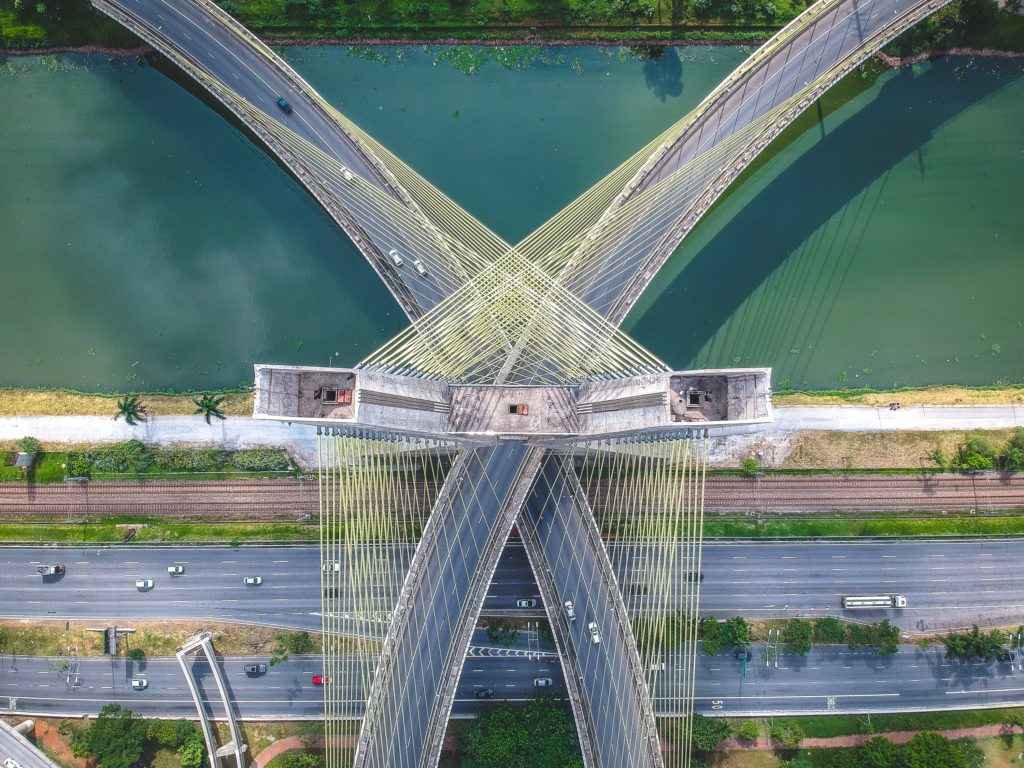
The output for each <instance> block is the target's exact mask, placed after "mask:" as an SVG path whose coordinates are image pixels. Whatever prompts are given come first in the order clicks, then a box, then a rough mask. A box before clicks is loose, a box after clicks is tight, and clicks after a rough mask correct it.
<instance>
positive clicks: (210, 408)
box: [192, 395, 227, 424]
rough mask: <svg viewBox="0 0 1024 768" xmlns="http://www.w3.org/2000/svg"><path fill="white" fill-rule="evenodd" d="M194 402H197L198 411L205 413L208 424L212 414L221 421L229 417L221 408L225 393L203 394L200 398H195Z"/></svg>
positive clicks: (204, 416)
mask: <svg viewBox="0 0 1024 768" xmlns="http://www.w3.org/2000/svg"><path fill="white" fill-rule="evenodd" d="M192 402H193V403H195V406H196V413H201V414H203V418H204V419H206V423H207V424H209V423H210V417H211V416H213V417H214V418H215V419H220V420H221V421H223V420H224V419H226V418H227V416H225V415H224V414H223V413H221V410H220V406H221V405H222V404H223V402H224V396H223V395H203V396H202V397H200V398H199V399H198V400H193V401H192Z"/></svg>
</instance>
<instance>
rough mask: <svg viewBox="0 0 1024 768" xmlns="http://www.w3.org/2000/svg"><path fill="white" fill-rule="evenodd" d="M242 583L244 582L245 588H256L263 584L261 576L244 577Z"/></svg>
mask: <svg viewBox="0 0 1024 768" xmlns="http://www.w3.org/2000/svg"><path fill="white" fill-rule="evenodd" d="M243 581H244V582H245V586H247V587H258V586H259V585H260V584H262V583H263V577H262V576H246V577H245V578H244V579H243Z"/></svg>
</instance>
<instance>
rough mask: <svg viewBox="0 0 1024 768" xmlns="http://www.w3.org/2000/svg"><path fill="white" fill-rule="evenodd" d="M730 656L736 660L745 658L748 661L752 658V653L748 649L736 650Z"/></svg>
mask: <svg viewBox="0 0 1024 768" xmlns="http://www.w3.org/2000/svg"><path fill="white" fill-rule="evenodd" d="M732 655H733V656H735V657H736V658H737V659H742V658H744V657H746V659H747V661H750V660H751V659H752V658H754V652H753V651H751V650H750V649H749V648H737V649H736V650H735V651H733V654H732Z"/></svg>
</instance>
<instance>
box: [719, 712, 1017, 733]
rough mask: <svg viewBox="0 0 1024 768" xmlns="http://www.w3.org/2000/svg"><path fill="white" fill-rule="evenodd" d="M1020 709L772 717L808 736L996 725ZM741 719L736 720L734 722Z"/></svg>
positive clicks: (938, 729) (939, 729) (738, 722)
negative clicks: (797, 727)
mask: <svg viewBox="0 0 1024 768" xmlns="http://www.w3.org/2000/svg"><path fill="white" fill-rule="evenodd" d="M1022 711H1024V709H1022V708H1014V707H1009V708H1005V709H966V710H946V711H942V712H908V713H902V714H878V715H871V719H870V727H869V725H868V718H867V716H866V715H863V716H862V715H813V716H807V717H776V718H775V719H774V720H775V723H776V724H777V723H779V722H780V721H782V722H795V723H797V724H798V725H799V726H800V727H801V728H803V730H804V733H805V734H807V736H808V737H809V738H818V739H821V738H830V737H832V736H848V735H850V734H858V733H883V732H886V731H941V730H951V729H953V728H973V727H974V726H978V725H999V724H1002V723H1005V722H1006V721H1007V720H1008V719H1009V717H1010V715H1012V714H1020V713H1021V712H1022ZM742 722H744V721H743V720H736V721H735V724H736V725H737V726H738V725H739V724H740V723H742Z"/></svg>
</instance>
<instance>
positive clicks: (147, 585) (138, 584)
mask: <svg viewBox="0 0 1024 768" xmlns="http://www.w3.org/2000/svg"><path fill="white" fill-rule="evenodd" d="M135 588H136V589H138V590H142V591H145V590H147V589H152V588H153V580H152V579H136V580H135Z"/></svg>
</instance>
